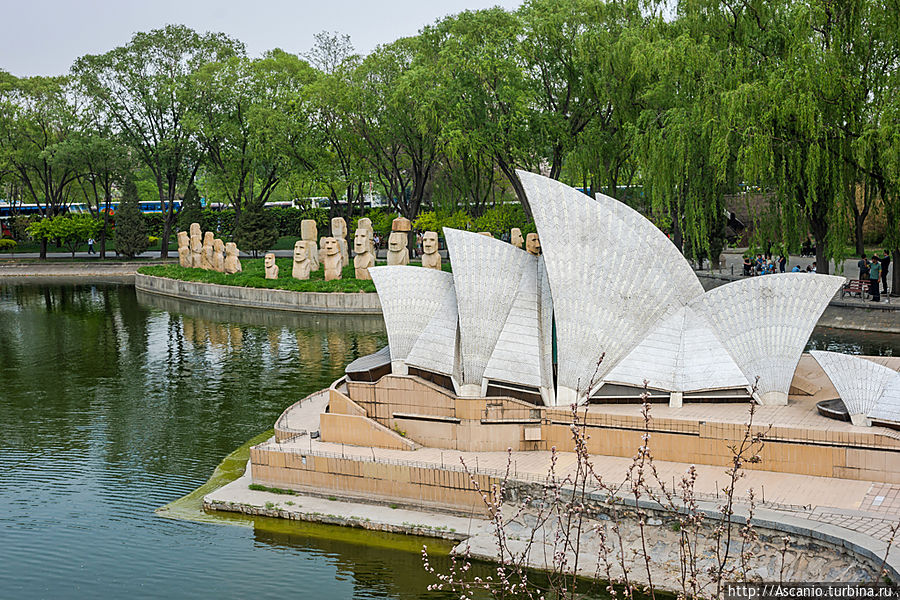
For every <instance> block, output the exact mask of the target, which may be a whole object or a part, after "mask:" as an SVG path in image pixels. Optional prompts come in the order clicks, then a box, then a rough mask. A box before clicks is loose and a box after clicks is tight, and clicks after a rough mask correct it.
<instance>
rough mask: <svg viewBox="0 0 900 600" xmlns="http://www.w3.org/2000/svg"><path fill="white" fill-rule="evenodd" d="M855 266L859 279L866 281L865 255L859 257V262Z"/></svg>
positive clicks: (867, 275) (867, 273) (866, 263)
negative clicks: (857, 269)
mask: <svg viewBox="0 0 900 600" xmlns="http://www.w3.org/2000/svg"><path fill="white" fill-rule="evenodd" d="M856 266H857V267H858V268H859V278H860V279H868V278H869V262H868V261H867V260H866V255H865V254H863V255H862V256H860V257H859V260H858V261H857V262H856Z"/></svg>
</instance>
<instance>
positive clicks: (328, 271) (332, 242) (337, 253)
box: [322, 237, 344, 281]
mask: <svg viewBox="0 0 900 600" xmlns="http://www.w3.org/2000/svg"><path fill="white" fill-rule="evenodd" d="M324 250H325V259H324V260H323V261H322V264H323V265H325V281H331V280H333V279H340V278H341V270H342V269H343V268H344V257H343V256H342V255H341V245H340V243H339V242H338V241H337V239H335V238H333V237H327V238H325V248H324Z"/></svg>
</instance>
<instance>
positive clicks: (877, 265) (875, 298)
mask: <svg viewBox="0 0 900 600" xmlns="http://www.w3.org/2000/svg"><path fill="white" fill-rule="evenodd" d="M879 279H881V261H880V260H878V255H877V254H873V255H872V262H871V263H870V264H869V293H870V294H872V302H881V294H880V293H879V290H880V288H879V284H880V283H881V282H880V281H879Z"/></svg>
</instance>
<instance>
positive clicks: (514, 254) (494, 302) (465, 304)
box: [444, 228, 532, 395]
mask: <svg viewBox="0 0 900 600" xmlns="http://www.w3.org/2000/svg"><path fill="white" fill-rule="evenodd" d="M444 239H445V240H446V241H447V250H448V251H449V252H450V261H451V263H452V265H453V282H454V285H455V287H456V301H457V306H458V310H459V336H460V352H461V358H462V379H463V381H462V384H463V386H464V387H465V386H478V388H479V390H480V389H481V387H482V383H483V378H484V371H485V368H487V364H488V361H489V360H490V358H491V355H492V354H493V353H494V348H495V346H496V345H497V340H498V339H499V338H500V333H501V332H502V331H503V326H504V325H505V323H506V319H507V316H508V315H509V311H510V309H511V308H512V305H513V301H514V300H515V298H516V290H518V287H519V283H520V281H521V280H522V273H523V271H524V270H525V269H526V267H527V266H528V265H529V264H532V263H530V262H529V258H530V255H529V254H528V253H527V252H525V251H523V250H519V249H518V248H516V247H515V246H513V245H511V244H507V243H506V242H501V241H500V240H496V239H494V238H493V237H488V236H484V235H479V234H477V233H471V232H469V231H460V230H458V229H450V228H444ZM473 390H474V388H473V387H469V388H468V389H464V391H465V392H466V395H471V394H473V393H475V392H474V391H473Z"/></svg>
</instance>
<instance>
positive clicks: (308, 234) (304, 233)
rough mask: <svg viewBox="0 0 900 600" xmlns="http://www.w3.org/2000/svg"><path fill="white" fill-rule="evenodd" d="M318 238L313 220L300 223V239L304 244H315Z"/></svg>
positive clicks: (304, 220)
mask: <svg viewBox="0 0 900 600" xmlns="http://www.w3.org/2000/svg"><path fill="white" fill-rule="evenodd" d="M318 236H319V232H318V228H317V227H316V222H315V220H314V219H303V220H302V221H300V239H302V240H304V241H306V242H315V241H316V239H318Z"/></svg>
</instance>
